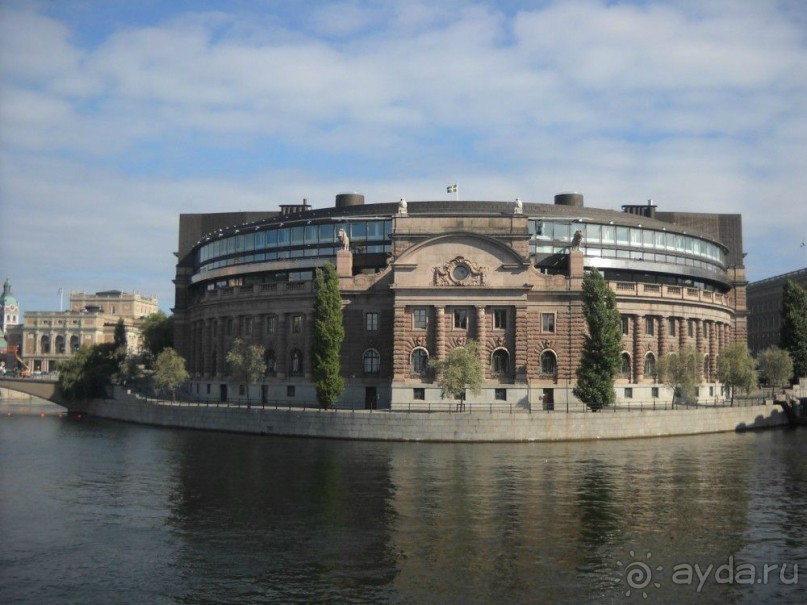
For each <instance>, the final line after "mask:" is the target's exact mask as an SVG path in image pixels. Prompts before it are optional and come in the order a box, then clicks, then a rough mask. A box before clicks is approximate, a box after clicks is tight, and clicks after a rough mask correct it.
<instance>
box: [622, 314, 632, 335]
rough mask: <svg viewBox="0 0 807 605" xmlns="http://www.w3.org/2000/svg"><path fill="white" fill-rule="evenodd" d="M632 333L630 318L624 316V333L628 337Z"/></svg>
mask: <svg viewBox="0 0 807 605" xmlns="http://www.w3.org/2000/svg"><path fill="white" fill-rule="evenodd" d="M629 332H630V318H628V317H625V316H624V315H623V316H622V333H623V334H625V335H626V336H627V335H628V333H629Z"/></svg>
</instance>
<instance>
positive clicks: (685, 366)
mask: <svg viewBox="0 0 807 605" xmlns="http://www.w3.org/2000/svg"><path fill="white" fill-rule="evenodd" d="M702 363H703V357H702V356H701V355H700V353H698V352H697V351H696V350H695V349H694V348H692V347H685V348H683V349H681V350H680V351H678V352H672V353H667V354H666V355H663V356H662V357H661V359H659V360H658V363H657V364H656V374H657V376H658V381H659V382H660V383H661V384H665V385H667V386H668V387H670V388H671V389H672V391H673V400H672V401H673V404H674V403H675V396H676V395H678V398H679V399H680V400H681V401H684V402H686V403H689V402H691V401H694V400H695V385H696V384H697V382H698V368H700V366H701V364H702Z"/></svg>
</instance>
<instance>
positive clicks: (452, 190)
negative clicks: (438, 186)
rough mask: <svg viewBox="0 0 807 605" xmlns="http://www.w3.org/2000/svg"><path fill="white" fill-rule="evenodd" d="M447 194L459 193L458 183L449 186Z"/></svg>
mask: <svg viewBox="0 0 807 605" xmlns="http://www.w3.org/2000/svg"><path fill="white" fill-rule="evenodd" d="M446 193H457V185H456V183H455V184H454V185H449V186H448V187H446Z"/></svg>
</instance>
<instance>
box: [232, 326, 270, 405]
mask: <svg viewBox="0 0 807 605" xmlns="http://www.w3.org/2000/svg"><path fill="white" fill-rule="evenodd" d="M265 352H266V349H265V348H264V347H262V346H260V345H251V344H249V343H246V342H244V341H243V340H241V339H240V338H236V339H235V340H234V341H233V348H232V349H230V350H229V351H228V352H227V355H226V357H225V359H226V360H227V363H228V364H230V368H231V370H232V372H233V375H234V376H235V377H236V379H237V380H239V381H242V382H245V383H246V385H247V403H249V386H250V385H251V384H255V383H256V382H258V379H260V377H261V376H263V375H264V374H265V373H266V362H265V361H264V360H263V355H264V353H265Z"/></svg>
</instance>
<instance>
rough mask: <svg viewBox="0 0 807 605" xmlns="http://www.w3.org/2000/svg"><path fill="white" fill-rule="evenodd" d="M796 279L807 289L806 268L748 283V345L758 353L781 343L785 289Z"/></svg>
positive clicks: (752, 350) (753, 351)
mask: <svg viewBox="0 0 807 605" xmlns="http://www.w3.org/2000/svg"><path fill="white" fill-rule="evenodd" d="M789 279H790V280H793V281H794V282H796V283H797V284H798V285H799V286H801V287H802V288H804V289H806V290H807V268H804V269H799V270H798V271H791V272H790V273H785V274H783V275H776V276H774V277H769V278H767V279H763V280H760V281H756V282H753V283H751V284H749V285H748V294H747V296H748V312H749V317H748V348H749V349H751V352H752V353H754V354H756V353H759V352H760V351H763V350H765V349H767V348H768V347H772V346H779V333H780V331H781V329H782V289H783V288H784V285H785V282H786V281H787V280H789Z"/></svg>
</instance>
